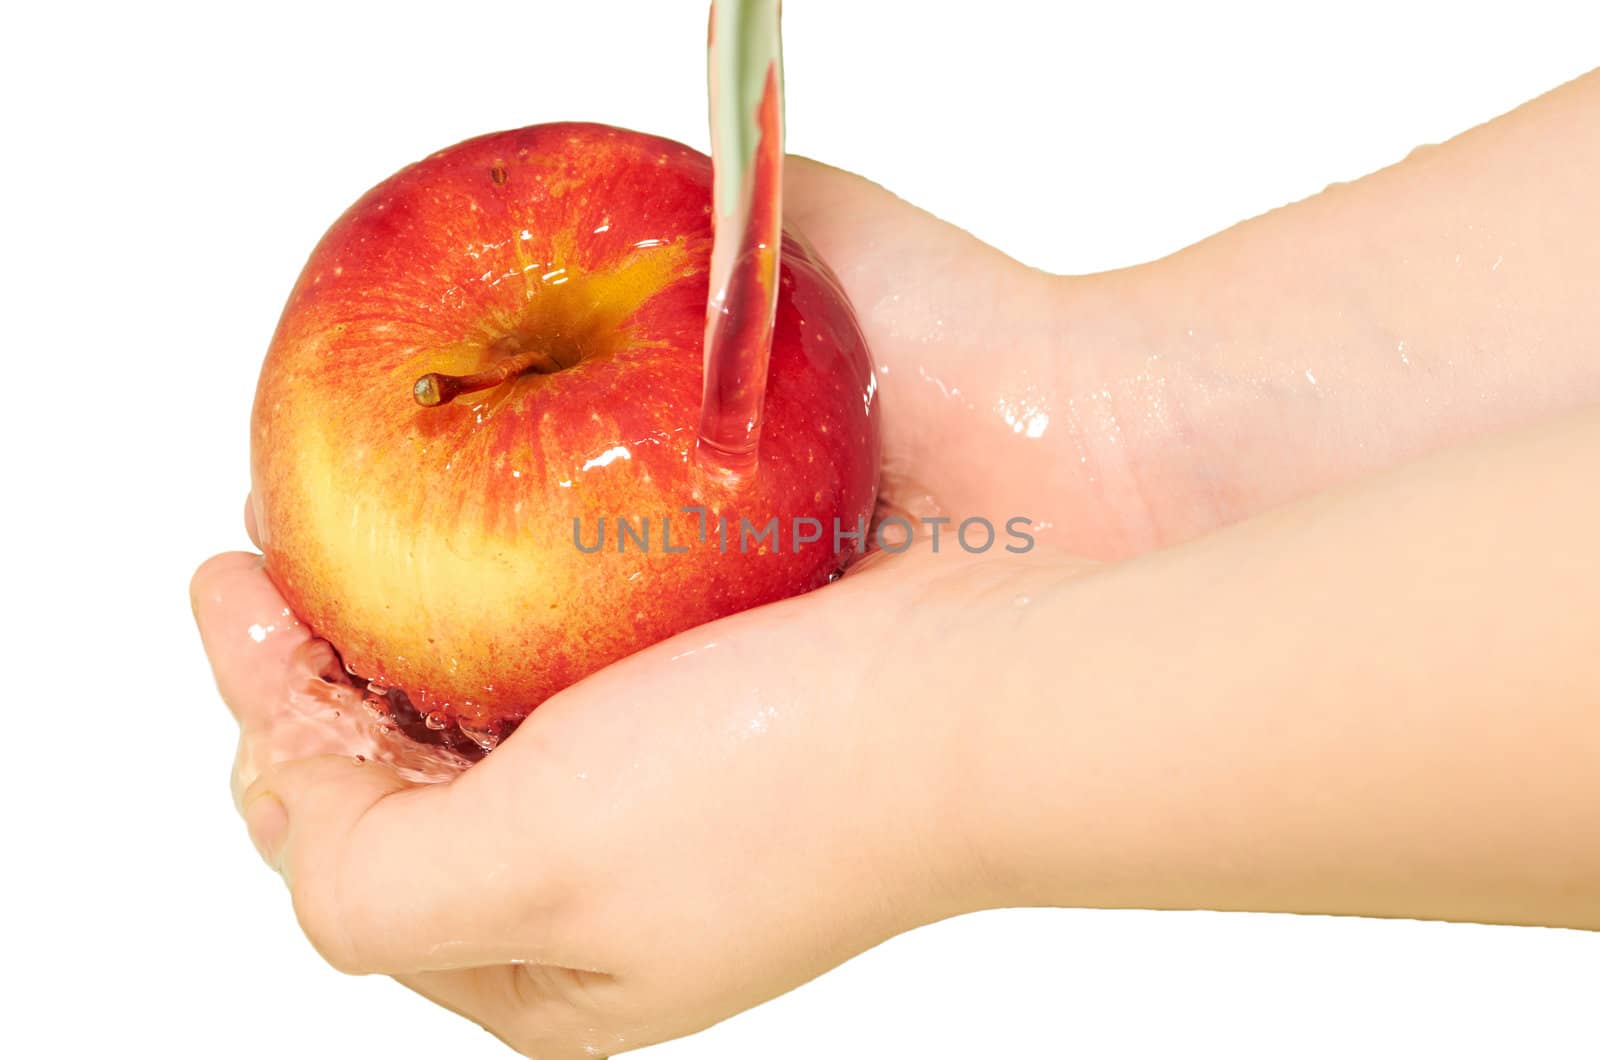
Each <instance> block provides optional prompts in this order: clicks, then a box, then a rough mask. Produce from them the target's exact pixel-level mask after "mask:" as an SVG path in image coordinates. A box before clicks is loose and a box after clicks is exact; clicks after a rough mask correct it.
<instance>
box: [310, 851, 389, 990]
mask: <svg viewBox="0 0 1600 1060" xmlns="http://www.w3.org/2000/svg"><path fill="white" fill-rule="evenodd" d="M336 866H337V862H336V861H335V862H333V863H331V864H330V863H326V862H325V863H323V864H320V865H318V864H312V865H310V866H306V867H304V868H303V869H302V870H301V871H299V872H296V873H295V874H294V877H293V885H292V887H291V894H292V896H293V899H294V912H295V918H296V919H297V920H299V922H300V930H301V931H303V932H304V933H305V936H306V938H307V939H308V940H309V941H310V943H311V945H312V947H313V948H314V949H315V950H316V951H317V953H318V954H319V955H321V957H322V959H323V960H325V961H327V962H328V964H329V965H331V966H332V967H333V968H334V969H335V970H336V971H340V972H343V973H345V974H346V975H365V974H367V973H369V972H373V971H377V970H378V969H376V968H373V967H370V964H369V961H368V960H367V958H366V956H365V953H364V949H363V947H361V946H360V945H359V944H358V938H357V936H356V934H355V932H354V931H352V926H351V921H350V917H349V915H348V906H347V904H346V902H345V899H344V894H343V886H342V880H341V876H342V874H341V873H340V872H339V871H338V869H337V867H336Z"/></svg>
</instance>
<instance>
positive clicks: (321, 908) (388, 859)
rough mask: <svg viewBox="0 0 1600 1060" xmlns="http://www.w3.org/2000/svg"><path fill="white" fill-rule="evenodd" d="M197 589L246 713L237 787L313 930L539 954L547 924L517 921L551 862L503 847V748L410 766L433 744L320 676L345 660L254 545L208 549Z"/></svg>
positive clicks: (440, 956) (392, 967)
mask: <svg viewBox="0 0 1600 1060" xmlns="http://www.w3.org/2000/svg"><path fill="white" fill-rule="evenodd" d="M191 591H192V599H193V603H194V608H195V617H196V620H197V622H198V624H199V626H200V632H201V638H202V640H203V641H204V644H205V648H206V652H207V655H208V656H209V657H210V659H211V664H212V667H213V670H214V671H215V673H216V677H217V686H218V688H219V689H220V690H221V692H222V696H223V698H224V699H225V700H226V701H227V703H228V705H229V707H230V708H231V709H232V710H233V712H234V715H235V716H236V717H237V718H238V719H239V724H240V732H241V737H240V747H239V756H238V759H237V761H236V766H235V775H234V791H235V798H236V800H237V801H238V802H239V804H240V806H241V809H242V810H243V812H244V814H245V819H246V822H247V824H248V825H249V826H250V829H251V834H252V838H253V839H254V840H255V841H256V845H257V847H258V849H261V850H262V856H263V857H264V858H266V859H267V860H268V862H269V863H270V864H273V865H274V867H279V868H281V870H282V871H283V873H284V876H285V878H286V879H287V881H288V882H289V885H290V890H291V892H292V895H293V897H294V901H295V909H296V912H297V914H298V915H299V916H300V920H301V924H302V926H304V927H305V930H306V933H307V935H308V936H310V937H311V941H312V943H313V945H315V946H316V947H317V949H318V950H319V951H320V952H322V953H323V954H324V955H325V956H327V957H328V958H329V960H330V962H331V963H333V964H334V965H335V966H336V967H339V968H342V969H344V970H347V971H407V970H418V969H436V968H451V967H461V966H464V965H472V964H488V963H498V962H506V961H511V960H516V959H533V958H536V957H538V956H540V952H541V951H540V948H539V940H538V939H537V938H533V937H530V934H529V932H527V931H517V930H508V929H507V924H512V925H517V926H523V925H525V924H527V923H528V922H529V921H530V919H533V918H534V915H535V914H536V913H537V912H538V907H537V905H535V904H534V903H537V902H538V901H540V900H541V898H542V895H543V894H544V893H545V888H544V887H543V886H542V885H541V880H542V879H544V878H545V876H546V875H548V874H547V873H546V872H545V871H543V868H542V866H539V865H531V866H530V865H524V864H521V862H520V860H518V859H513V858H510V857H508V856H507V855H506V853H505V850H504V848H505V836H504V834H502V833H501V832H500V831H499V829H500V828H502V827H504V826H505V824H506V821H505V816H504V812H503V810H504V807H505V806H506V805H507V804H508V803H507V801H506V800H508V799H514V798H516V797H517V795H516V794H515V792H516V791H517V790H518V789H517V788H516V787H515V785H513V787H512V789H511V790H510V791H508V790H507V789H506V787H505V783H506V782H504V781H501V780H499V779H497V777H498V773H499V772H502V771H500V770H497V769H496V768H495V767H494V765H493V762H492V760H487V761H485V762H484V763H483V764H482V765H480V766H479V767H478V768H477V769H474V770H473V773H472V783H470V784H467V785H463V786H462V787H461V789H460V791H459V792H458V791H457V790H456V784H454V783H451V784H430V785H421V786H418V785H414V784H413V783H411V782H410V781H409V780H407V779H405V777H406V776H414V775H416V773H417V772H419V771H420V770H419V769H418V768H417V767H419V766H420V765H422V764H425V763H424V759H425V758H426V757H427V754H428V751H427V749H425V748H421V747H420V746H419V745H410V744H408V742H406V741H405V738H404V737H400V736H390V737H387V738H385V737H381V736H380V735H379V734H378V733H379V729H378V727H377V726H375V725H373V724H371V723H370V722H368V721H367V720H366V714H365V710H364V708H363V707H362V706H361V704H360V696H359V693H358V692H356V691H355V690H354V689H352V688H351V687H350V686H349V685H348V684H345V683H343V682H342V680H341V681H333V680H325V679H324V678H336V677H338V676H339V675H340V668H339V664H338V660H337V656H335V655H334V653H333V651H332V649H330V648H329V647H328V645H327V644H326V643H325V642H323V641H321V640H318V639H316V638H314V637H313V636H312V635H311V633H310V631H309V630H307V629H306V627H305V626H304V625H302V624H301V623H300V622H299V621H298V620H297V619H295V617H294V615H293V613H292V612H290V611H289V609H288V607H287V606H286V605H285V603H284V600H283V598H282V596H280V595H279V594H278V592H277V590H276V589H275V588H274V587H273V585H272V582H271V580H270V579H268V578H267V576H266V574H265V573H264V572H263V570H262V568H261V560H260V557H259V556H255V555H252V554H249V553H228V554H225V555H221V556H217V557H215V558H213V559H211V560H208V561H207V562H206V563H205V564H203V565H202V566H201V568H200V570H199V571H198V572H197V573H196V574H195V577H194V580H193V583H192V587H191ZM385 740H387V741H388V742H385ZM397 765H398V766H401V767H404V769H405V771H404V772H403V771H402V769H400V768H396V766H397ZM461 779H466V778H461ZM516 779H517V778H514V777H513V778H510V780H511V781H515V780H516ZM517 823H518V826H519V835H518V839H519V842H520V843H522V844H524V845H525V849H520V848H519V850H518V852H519V853H522V854H524V855H526V860H529V861H532V860H535V859H534V858H533V857H532V856H531V854H532V853H533V852H536V851H537V841H536V840H535V838H534V837H533V836H531V835H529V834H527V833H529V832H530V831H531V828H532V826H533V824H534V823H536V822H523V821H520V820H519V821H518V822H517ZM534 922H538V921H537V920H534ZM456 940H468V941H467V942H464V943H463V942H457V941H456Z"/></svg>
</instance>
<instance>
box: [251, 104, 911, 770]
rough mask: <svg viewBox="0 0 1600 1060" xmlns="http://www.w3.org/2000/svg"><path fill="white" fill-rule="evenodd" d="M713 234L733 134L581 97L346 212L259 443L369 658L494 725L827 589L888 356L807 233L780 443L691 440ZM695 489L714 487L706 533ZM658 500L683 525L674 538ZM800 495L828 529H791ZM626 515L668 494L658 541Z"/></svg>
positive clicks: (322, 630)
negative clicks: (742, 616)
mask: <svg viewBox="0 0 1600 1060" xmlns="http://www.w3.org/2000/svg"><path fill="white" fill-rule="evenodd" d="M710 251H711V163H710V160H709V159H708V158H706V157H705V156H704V155H702V154H700V153H699V152H696V151H693V150H691V149H690V148H687V147H685V146H683V145H681V144H678V143H674V142H672V141H669V140H664V139H661V138H658V137H654V136H648V135H644V134H641V133H635V132H629V131H626V130H622V129H615V128H610V127H606V126H600V125H588V124H553V125H541V126H533V127H530V128H526V129H518V130H513V131H510V132H503V133H496V134H493V135H489V136H484V137H480V138H478V139H474V140H469V141H467V142H465V143H462V144H458V145H456V146H455V147H451V148H448V149H446V150H444V151H441V152H439V153H438V154H435V155H432V156H431V157H429V158H427V159H425V160H423V161H422V162H419V163H417V164H415V165H413V166H410V167H408V168H407V169H404V170H402V171H401V172H400V173H398V174H396V175H395V176H394V177H392V178H390V179H389V180H387V181H385V182H384V183H383V184H380V185H379V186H378V187H376V188H374V189H373V190H372V191H371V192H369V193H367V195H365V196H364V197H363V198H362V199H361V200H360V201H359V202H357V203H356V204H355V205H354V206H352V207H351V208H350V209H349V210H348V211H347V212H346V213H345V214H344V216H342V217H341V218H340V219H339V220H338V221H337V222H335V224H334V225H333V227H332V228H331V229H330V230H329V231H328V233H327V235H326V236H324V238H323V239H322V241H321V243H320V244H319V245H318V246H317V248H316V250H315V251H314V252H313V253H312V255H311V258H310V260H309V261H308V262H307V264H306V267H305V270H304V272H303V273H302V274H301V276H300V279H299V281H298V283H297V284H296V286H295V288H294V290H293V292H292V293H291V295H290V297H289V301H288V305H287V306H286V308H285V310H284V313H283V317H282V320H281V321H280V323H279V325H278V329H277V332H276V334H275V335H274V337H273V340H272V345H271V347H270V349H269V350H268V353H267V357H266V362H265V365H264V366H263V368H262V373H261V379H260V384H259V387H258V390H257V395H256V403H255V409H254V414H253V419H252V446H251V471H252V478H253V484H254V489H253V493H252V496H253V503H254V504H255V511H254V516H255V521H256V525H257V527H258V529H259V531H260V533H261V538H262V540H261V544H262V550H263V552H264V554H265V563H266V569H267V572H268V574H269V575H270V576H271V577H272V579H273V581H274V582H275V583H276V585H277V586H278V588H279V589H280V590H281V591H282V592H283V594H284V597H285V599H286V600H287V601H288V602H289V604H290V606H291V607H292V608H293V609H294V611H295V613H296V614H298V615H299V616H300V617H301V618H302V619H303V620H305V621H306V622H307V623H308V624H309V625H310V626H311V628H312V629H314V630H315V631H316V632H317V633H318V634H319V635H320V636H322V637H324V638H326V639H327V640H329V641H330V642H331V643H332V644H333V645H334V647H335V648H337V649H338V650H339V652H340V653H341V655H342V657H343V659H344V662H345V665H346V666H347V668H349V669H350V670H351V671H353V672H354V673H357V674H359V675H361V676H362V677H365V678H368V679H370V680H372V681H373V682H374V683H375V684H377V685H380V686H384V687H388V688H393V689H399V690H402V691H404V692H405V693H406V695H407V696H408V697H409V698H410V699H411V701H412V703H413V704H414V705H415V706H416V707H417V709H419V710H420V711H422V712H424V713H425V714H432V715H433V717H434V723H435V724H436V725H437V724H440V723H443V724H448V723H450V722H452V721H459V722H460V723H461V724H462V728H463V729H464V730H466V731H468V732H470V733H473V734H476V735H478V736H480V738H481V737H482V736H483V735H485V734H488V735H489V736H490V738H491V739H492V738H494V737H496V736H498V735H501V734H503V733H504V732H505V731H507V730H508V729H509V728H510V727H511V726H512V725H514V723H515V722H516V721H518V720H520V719H521V718H522V717H524V716H525V715H526V714H527V713H528V712H529V711H531V710H532V709H533V708H535V707H536V706H538V704H539V703H540V702H542V701H543V700H544V699H546V698H547V697H549V696H550V695H552V694H553V693H555V692H557V691H559V690H560V689H562V688H564V687H566V686H567V685H570V684H572V683H573V682H575V681H577V680H579V679H580V678H582V677H584V676H585V675H587V674H589V673H591V672H593V671H595V670H597V669H599V668H600V667H602V666H604V665H606V664H607V663H610V662H612V661H614V660H616V659H618V658H621V657H622V656H624V655H627V654H630V653H632V652H634V651H637V650H638V649H640V648H643V647H645V646H647V645H649V644H652V643H654V642H656V641H659V640H662V639H664V638H666V637H669V636H671V635H673V634H675V633H678V632H681V631H682V630H685V629H688V628H690V627H692V626H695V625H699V624H701V623H704V622H708V621H711V620H713V619H716V618H719V617H722V616H724V615H728V614H731V613H733V612H736V611H740V610H743V609H746V608H750V607H755V606H758V605H760V604H764V603H768V602H771V601H774V600H778V599H781V598H784V597H787V596H792V595H794V594H796V593H801V592H805V591H807V590H810V589H814V588H816V587H818V586H820V585H823V584H824V583H826V582H827V581H828V580H829V579H830V577H831V576H832V575H833V574H834V573H835V572H836V571H838V570H839V569H841V568H842V567H843V566H844V565H845V564H846V563H848V562H849V561H850V559H851V558H853V556H854V555H855V554H857V553H858V552H859V551H860V549H861V545H862V543H860V542H857V541H855V540H853V539H848V538H846V539H844V540H843V541H842V542H841V548H840V549H839V550H838V551H835V548H834V545H835V542H834V540H833V535H832V530H833V527H834V526H835V525H837V526H839V527H840V528H841V529H842V530H843V531H845V532H849V531H853V530H854V529H855V528H856V527H857V526H858V525H860V524H862V523H864V522H866V521H868V520H869V519H870V517H871V514H872V509H873V504H874V499H875V494H876V489H877V473H878V460H879V438H878V414H877V407H876V402H875V400H874V395H875V387H874V386H873V377H872V365H871V361H870V358H869V356H868V352H867V347H866V343H865V340H864V339H863V337H862V334H861V330H860V328H859V326H858V325H857V323H856V320H855V315H854V313H853V312H852V310H851V307H850V304H849V301H848V299H847V298H846V297H845V295H844V293H843V291H842V290H841V289H840V287H839V284H838V282H837V280H836V279H835V278H834V277H833V275H832V273H831V272H830V271H829V270H828V269H827V267H826V266H825V265H824V264H823V263H822V262H821V261H820V260H818V259H817V257H816V255H815V254H814V253H813V252H812V251H811V250H810V248H809V247H808V246H807V245H806V244H805V243H804V241H803V240H802V239H800V238H798V237H797V236H796V235H795V234H794V233H792V232H788V231H786V232H785V235H784V241H783V264H782V270H781V274H780V280H779V297H778V308H777V318H776V322H775V327H774V332H773V342H772V353H771V361H770V365H769V371H768V384H767V387H768V389H767V394H766V401H765V419H764V428H763V432H762V438H761V449H760V464H759V468H758V471H757V473H756V474H755V476H754V477H753V478H749V479H746V480H744V481H737V482H736V481H731V480H729V479H728V478H726V477H725V476H722V475H719V474H717V473H716V472H714V471H710V470H707V469H706V468H704V467H702V465H701V463H700V462H699V461H697V460H696V459H695V456H694V448H695V439H696V434H697V430H696V428H697V425H698V422H699V415H700V403H701V387H702V361H701V342H702V338H703V335H704V329H705V307H706V295H707V284H708V276H707V271H708V268H709V264H710ZM529 349H534V350H539V351H540V352H541V353H542V354H545V355H548V356H550V357H551V358H553V359H554V361H555V362H556V363H558V364H561V365H566V366H567V367H564V368H562V369H561V370H559V371H553V372H552V371H545V372H539V371H530V372H526V373H524V374H521V375H518V376H516V377H515V378H514V379H512V380H511V381H509V382H507V383H505V384H503V385H501V386H499V387H495V388H492V389H489V390H485V391H480V392H477V393H472V394H465V395H462V396H459V397H457V398H456V399H455V401H454V402H453V403H450V404H446V405H441V406H438V407H434V408H425V407H422V406H420V405H419V404H418V403H417V401H416V399H414V397H413V394H412V387H413V384H414V383H415V381H416V380H417V379H418V378H419V377H421V376H423V375H425V374H427V373H429V372H441V373H451V374H465V373H471V372H477V371H481V370H483V369H485V368H487V367H490V366H492V365H494V364H496V363H499V362H500V361H501V360H503V359H504V358H506V357H508V356H512V355H514V354H516V353H518V352H522V351H526V350H529ZM546 367H547V368H548V367H549V365H546ZM689 506H699V507H703V508H705V509H706V510H707V511H708V513H709V517H708V522H709V524H710V526H709V530H710V532H709V534H708V535H707V539H706V540H704V541H702V540H701V539H700V535H699V533H698V530H699V522H700V520H699V518H698V517H697V516H696V515H692V514H685V513H683V512H682V510H681V509H683V508H685V507H689ZM663 517H665V518H667V519H670V523H671V531H670V533H671V541H672V544H673V547H674V548H679V549H686V551H683V552H668V551H666V550H665V549H664V547H663V541H662V533H663V529H664V527H663V523H662V520H663ZM719 517H720V518H722V519H724V520H726V521H727V523H728V525H729V535H730V536H729V545H728V549H727V551H726V552H724V551H722V549H721V547H720V544H719V540H718V535H717V533H716V521H717V519H718V518H719ZM774 517H776V518H777V519H778V530H779V537H778V540H777V542H776V543H777V546H778V547H772V543H771V542H770V541H769V542H768V543H767V544H766V546H765V547H763V546H762V545H761V544H758V543H757V542H756V541H755V540H753V539H752V540H750V541H749V542H747V543H746V547H744V548H742V549H741V541H740V531H739V527H740V520H741V519H747V520H749V522H750V523H751V525H753V526H754V527H756V528H758V529H759V528H761V527H764V526H765V525H766V524H767V522H768V521H769V520H770V519H772V518H774ZM797 517H803V518H809V519H815V520H818V521H819V522H820V524H821V527H822V540H821V541H818V542H814V543H810V544H804V545H797V544H796V542H795V541H794V538H793V534H792V530H793V521H794V520H795V519H796V518H797ZM619 518H627V519H629V520H630V522H631V525H632V526H634V527H635V528H636V529H637V528H638V526H639V524H640V521H641V520H642V519H648V520H649V533H650V542H649V547H648V549H647V550H646V549H641V548H639V547H638V546H637V545H636V544H635V543H634V541H633V540H632V539H631V538H629V539H628V540H627V541H626V547H625V548H624V549H623V550H620V551H619V549H618V536H619V535H618V531H617V524H616V521H617V520H618V519H619ZM602 519H603V520H604V534H605V537H604V541H605V544H604V546H603V547H602V548H601V550H600V551H598V552H594V553H592V554H588V553H585V552H583V551H581V550H580V549H579V548H578V547H577V545H576V544H575V541H574V535H575V532H576V533H577V534H579V535H580V536H581V538H582V540H583V543H584V545H585V546H593V544H594V542H595V540H596V534H597V531H598V530H599V527H600V525H601V523H600V520H602ZM574 520H577V521H578V527H577V530H576V531H575V528H574ZM806 530H807V532H808V533H809V532H811V526H810V524H806ZM648 694H649V690H648V689H641V690H640V695H641V696H647V695H648ZM707 694H708V695H714V694H715V690H714V689H707Z"/></svg>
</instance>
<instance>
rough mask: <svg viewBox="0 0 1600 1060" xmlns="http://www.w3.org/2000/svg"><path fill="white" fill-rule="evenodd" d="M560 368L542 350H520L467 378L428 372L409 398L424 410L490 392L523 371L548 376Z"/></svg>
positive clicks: (415, 386) (412, 390)
mask: <svg viewBox="0 0 1600 1060" xmlns="http://www.w3.org/2000/svg"><path fill="white" fill-rule="evenodd" d="M562 367H563V366H562V365H561V363H560V362H558V361H557V360H555V358H553V357H551V356H550V355H548V354H546V353H545V352H543V351H542V350H522V351H521V352H518V353H513V354H509V355H507V356H506V357H504V358H502V359H501V360H499V361H497V362H495V363H494V364H492V365H490V366H489V367H488V368H485V369H484V370H483V371H481V372H473V373H471V374H469V375H446V374H445V373H444V372H429V373H428V374H427V375H424V376H422V377H421V378H420V379H418V380H417V381H416V383H415V384H414V385H413V386H412V387H411V396H412V397H414V398H416V399H417V404H419V405H421V406H422V407H423V408H430V409H431V408H433V407H435V406H437V405H448V404H449V403H450V402H452V401H454V400H455V399H456V398H458V397H460V396H461V395H462V394H472V393H476V392H477V391H480V390H490V389H492V388H494V387H497V386H500V385H501V384H503V383H505V382H507V381H508V380H511V379H514V378H515V377H517V376H519V375H521V374H522V373H524V372H528V371H533V372H539V373H541V374H544V375H548V374H550V373H552V372H559V371H560V370H561V369H562Z"/></svg>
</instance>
